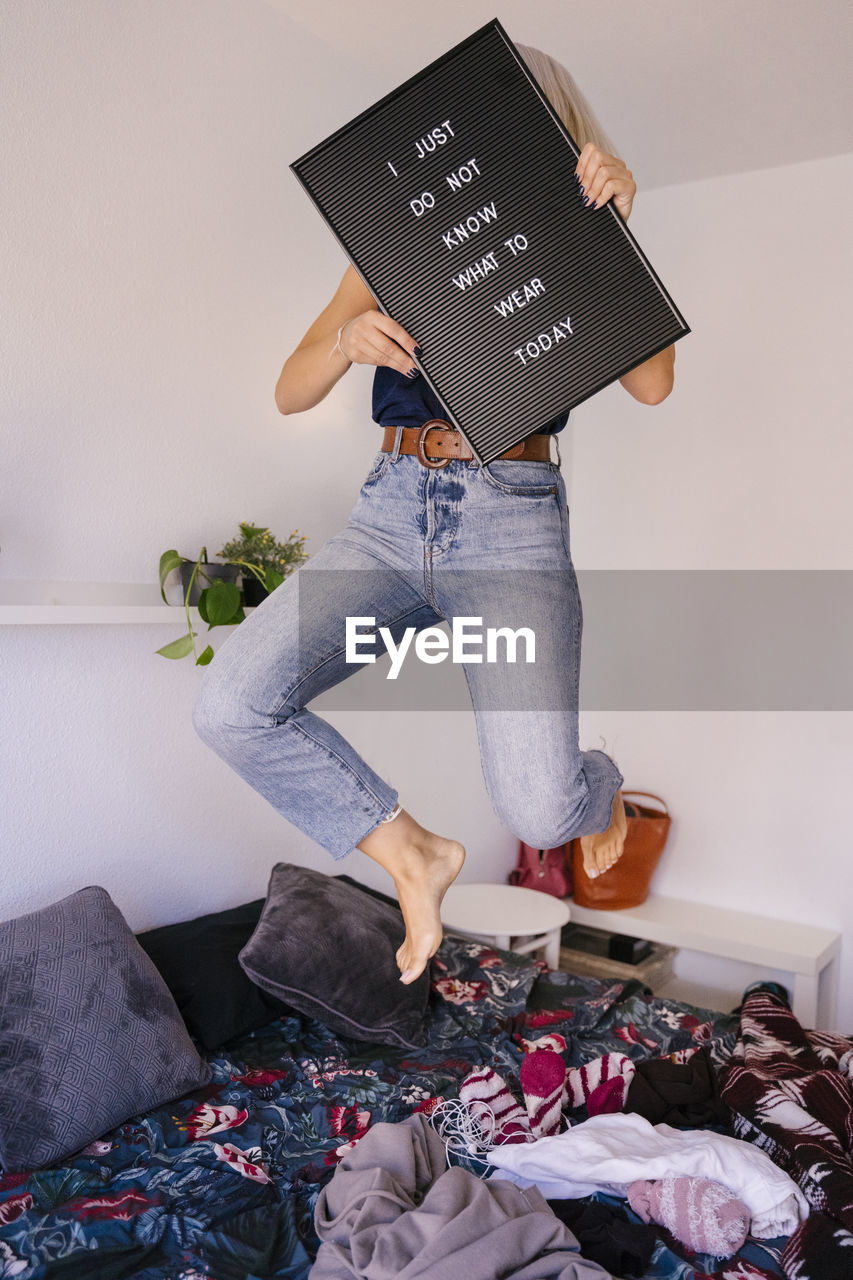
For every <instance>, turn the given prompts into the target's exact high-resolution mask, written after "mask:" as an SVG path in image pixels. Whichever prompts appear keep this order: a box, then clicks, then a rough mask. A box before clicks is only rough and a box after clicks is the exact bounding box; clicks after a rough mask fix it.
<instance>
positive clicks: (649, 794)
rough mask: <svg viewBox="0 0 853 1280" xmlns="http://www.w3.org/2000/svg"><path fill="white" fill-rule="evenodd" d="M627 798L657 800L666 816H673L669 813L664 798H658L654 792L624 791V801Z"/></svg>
mask: <svg viewBox="0 0 853 1280" xmlns="http://www.w3.org/2000/svg"><path fill="white" fill-rule="evenodd" d="M625 796H647V797H648V798H649V800H657V802H658V804H662V805H663V811H664V814H665V815H666V816H667V817H670V816H671V815H670V812H669V808H668V806H667V803H666V801H665V800H664V798H663V796H656V795H655V793H654V792H653V791H623V792H622V798H623V799H624V798H625Z"/></svg>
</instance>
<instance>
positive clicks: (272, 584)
mask: <svg viewBox="0 0 853 1280" xmlns="http://www.w3.org/2000/svg"><path fill="white" fill-rule="evenodd" d="M283 582H284V574H283V573H279V571H278V569H267V572H266V578H265V580H264V586H265V587H266V589H267V591H275V589H276V587H280V586H281V584H282V583H283Z"/></svg>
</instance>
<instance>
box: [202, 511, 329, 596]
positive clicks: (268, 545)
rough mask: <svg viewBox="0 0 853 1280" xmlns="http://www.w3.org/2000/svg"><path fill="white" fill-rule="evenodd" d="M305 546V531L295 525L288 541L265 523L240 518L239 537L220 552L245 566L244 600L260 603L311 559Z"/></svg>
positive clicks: (230, 561)
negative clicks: (295, 527)
mask: <svg viewBox="0 0 853 1280" xmlns="http://www.w3.org/2000/svg"><path fill="white" fill-rule="evenodd" d="M304 547H305V535H304V534H302V535H300V534H299V533H298V532H297V530H296V529H294V530H293V532H292V533H291V534H290V536H289V537H288V539H287V541H286V542H277V541H276V540H275V538H274V537H273V536H272V534H271V533H270V531H269V529H267V528H265V527H264V526H262V525H256V524H248V523H246V522H243V521H241V523H240V537H239V538H232V539H231V541H230V542H226V543H225V546H224V547H223V548H222V550H221V551H220V552H219V553H218V554H219V555H220V556H221V557H222V559H223V560H225V561H226V562H227V563H228V564H232V565H238V566H239V567H240V568H241V569H242V570H243V576H242V584H243V603H244V604H245V605H250V606H251V605H257V604H260V603H261V601H262V600H264V599H265V598H266V597H267V596H268V595H269V593H270V592H271V591H275V589H276V587H278V586H280V585H281V583H282V582H284V580H285V578H286V577H287V575H288V574H289V573H290V572H291V571H292V570H293V569H295V568H296V567H297V565H300V564H302V562H303V561H304V560H307V559H308V556H307V555H306V553H305V550H304ZM246 570H248V573H247V572H246Z"/></svg>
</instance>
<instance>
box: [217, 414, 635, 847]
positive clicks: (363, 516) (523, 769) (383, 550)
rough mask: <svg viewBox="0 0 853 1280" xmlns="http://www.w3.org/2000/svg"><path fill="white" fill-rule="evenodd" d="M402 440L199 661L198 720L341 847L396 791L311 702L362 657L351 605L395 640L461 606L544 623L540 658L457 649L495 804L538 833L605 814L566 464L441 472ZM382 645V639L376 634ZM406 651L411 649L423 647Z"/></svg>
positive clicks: (291, 817)
mask: <svg viewBox="0 0 853 1280" xmlns="http://www.w3.org/2000/svg"><path fill="white" fill-rule="evenodd" d="M399 439H400V432H399V430H398V433H397V445H396V447H395V449H394V450H393V451H389V452H382V451H380V452H379V453H377V455H376V457H375V458H374V460H373V463H372V465H371V467H370V470H369V472H368V474H367V477H366V478H365V480H364V483H363V484H362V486H361V489H360V491H359V494H358V497H357V499H356V501H355V505H354V507H353V509H352V512H351V513H350V516H349V519H348V521H347V524H346V526H345V527H344V528H343V529H342V530H341V531H340V533H337V534H335V535H334V536H333V537H332V538H330V539H329V540H328V541H327V542H326V543H324V545H323V546H322V547H320V549H319V550H318V551H317V552H315V553H314V554H313V555H312V556H311V557H310V559H309V560H307V561H306V562H305V563H304V564H303V565H302V566H301V567H300V568H299V569H297V570H295V571H294V572H293V573H291V574H290V576H289V577H287V578H286V579H285V581H284V582H283V583H282V584H281V586H280V587H278V588H277V590H275V591H273V592H272V593H271V595H269V596H268V597H267V598H266V599H265V600H264V601H263V603H262V604H260V605H259V606H258V607H257V608H256V609H254V611H252V612H250V613H249V614H248V616H247V617H246V620H245V621H244V622H242V623H241V624H240V625H239V626H238V627H235V628H234V630H233V631H232V632H231V634H230V635H228V636H227V638H226V640H225V642H224V643H222V644H220V646H219V648H218V650H217V652H216V654H215V656H214V658H213V660H212V662H211V663H210V665H209V666H207V667H205V668H203V675H202V681H201V687H200V689H199V693H198V696H197V698H196V701H195V705H194V707H193V724H194V726H195V728H196V730H197V732H198V733H199V735H200V736H201V738H202V739H203V740H204V741H205V742H206V743H207V744H208V745H209V746H210V747H211V748H212V749H213V750H214V751H215V752H216V753H217V755H219V756H220V757H221V758H222V759H223V760H225V761H226V762H227V763H228V764H229V765H230V766H231V767H232V768H233V769H235V770H236V771H237V773H238V774H240V776H241V777H242V778H244V779H245V780H246V782H248V783H249V784H250V785H251V786H252V787H254V789H255V790H256V791H259V792H260V793H261V795H263V796H264V797H265V798H266V799H267V800H268V801H269V802H270V804H272V805H273V806H274V807H275V808H276V809H277V810H278V812H279V813H280V814H282V816H283V817H285V818H287V820H288V821H289V822H291V823H293V825H294V826H296V827H298V828H299V829H300V830H301V831H304V832H305V833H306V834H307V835H309V836H311V838H312V839H314V840H316V841H317V843H318V844H320V845H322V846H323V848H324V849H327V850H328V852H329V853H330V854H331V855H332V857H333V858H335V859H341V858H344V857H346V856H347V854H349V853H351V852H353V850H354V849H356V848H357V846H358V844H359V842H360V841H362V840H363V839H364V838H365V836H367V835H368V834H369V833H370V832H371V831H372V830H373V829H374V827H376V826H377V825H378V824H379V823H380V822H382V821H385V820H387V819H388V818H389V817H390V815H391V814H393V813H394V812H395V808H396V806H397V804H398V802H401V798H400V796H399V792H398V791H397V790H396V789H395V787H394V786H393V785H392V784H391V783H390V782H388V781H386V780H385V779H384V778H381V777H379V775H378V774H377V773H375V772H374V770H373V769H371V767H370V765H368V764H367V763H366V762H365V761H364V760H363V759H362V757H361V756H360V755H359V754H358V752H356V751H355V750H354V749H353V748H352V747H351V746H350V744H349V743H348V742H347V741H346V739H345V738H344V737H343V736H342V735H341V734H340V733H339V732H338V731H337V730H336V729H335V728H333V727H332V726H331V725H330V724H329V723H328V722H327V721H326V720H324V719H322V718H321V717H320V716H318V715H316V714H315V713H313V712H312V711H309V710H308V707H307V704H308V703H310V702H311V700H312V699H313V698H315V697H317V696H318V695H319V694H320V693H322V692H323V691H324V690H326V689H329V688H331V687H332V686H333V685H336V684H338V683H340V681H342V680H344V679H346V677H347V676H349V675H352V674H353V673H354V672H355V671H359V670H361V668H362V664H360V663H359V664H355V663H353V662H348V661H347V660H346V645H345V619H346V618H347V617H348V616H350V617H372V618H375V629H376V631H377V632H378V629H379V628H380V627H387V629H388V632H389V633H390V634H391V635H392V636H393V637H394V641H395V643H399V640H400V637H401V635H402V633H403V632H404V631H405V630H406V629H407V628H414V629H415V633H418V632H420V631H422V630H423V629H424V628H425V627H434V626H436V625H437V624H439V623H440V622H442V621H443V620H447V621H448V622H450V623H451V624H452V620H453V619H454V618H457V617H462V616H465V617H469V618H471V617H475V618H482V624H483V632H484V633H485V629H486V628H487V627H491V626H494V627H502V626H503V627H507V626H511V627H512V628H518V627H521V626H525V627H528V628H530V629H531V630H532V631H533V632H534V634H535V640H536V648H535V662H534V663H533V664H530V663H529V662H527V663H524V662H522V661H521V660H520V658H519V659H518V660H517V661H516V662H515V663H511V662H508V661H492V662H488V661H486V660H485V656H484V660H483V661H481V662H479V663H469V662H466V663H464V665H463V670H464V672H465V677H466V680H467V683H468V690H469V693H470V697H471V702H472V705H473V708H474V714H475V718H476V726H477V736H478V742H479V748H480V761H481V766H482V771H483V777H484V779H485V783H486V787H487V789H488V793H489V796H490V799H491V802H492V807H493V808H494V811H495V813H496V814H497V816H498V818H499V819H500V820H501V822H502V823H503V824H504V826H506V827H507V828H508V829H509V830H510V831H511V832H512V833H513V834H514V835H515V836H517V837H518V838H519V839H521V840H524V841H525V842H526V843H527V844H530V845H533V846H535V847H536V848H540V849H543V848H554V847H556V846H558V845H561V844H563V843H564V842H566V841H568V840H570V839H571V838H572V837H574V836H578V835H585V834H589V833H591V832H596V831H604V830H606V828H607V827H608V825H609V823H610V816H611V809H612V805H613V798H614V795H615V793H616V791H617V789H618V788H619V787H621V786H622V784H623V782H624V779H623V777H622V774H621V773H620V772H619V770H618V768H617V767H616V765H615V764H614V763H613V761H612V760H611V758H610V757H609V756H608V755H606V754H605V753H604V752H603V751H597V750H593V751H584V752H581V751H580V749H579V747H578V688H579V675H580V648H581V631H582V610H581V601H580V595H579V593H578V585H577V577H576V575H575V571H574V567H573V565H572V561H571V554H570V546H569V512H568V507H567V503H566V490H565V482H564V480H563V476H562V473H561V471H560V469H559V467H558V466H557V465H556V463H553V462H530V461H523V462H516V461H510V460H506V459H497V460H495V461H493V462H491V463H489V464H488V465H486V466H481V465H480V464H479V463H478V462H477V461H476V460H473V459H472V460H470V461H468V460H462V459H458V458H454V459H451V461H450V462H449V463H448V464H447V466H445V467H441V468H440V469H436V470H431V469H429V468H427V467H424V466H423V465H422V464H421V463H420V462H419V461H418V459H417V457H416V456H415V455H413V454H404V453H399V452H398V448H399ZM329 571H333V572H329ZM341 571H344V572H341ZM312 574H316V575H319V576H318V577H314V578H311V577H310V575H312ZM362 634H366V632H365V630H364V628H362ZM365 651H369V650H364V649H362V652H365ZM473 651H474V650H472V649H471V648H470V647H469V649H468V652H469V653H471V652H473ZM374 652H375V653H376V654H377V656H378V657H381V656H382V655H383V652H384V649H383V646H381V644H380V643H379V640H378V637H377V645H376V648H375V649H374ZM485 652H486V650H485V647H483V648H482V649H481V653H482V654H483V655H485ZM501 652H503V651H501ZM523 653H524V647H523V646H520V647H519V650H518V654H519V655H523ZM448 658H449V655H448ZM407 661H411V662H417V661H418V658H417V656H416V655H415V653H414V645H412V648H411V649H410V650H409V652H408V654H407ZM413 714H416V713H413ZM402 803H404V804H405V800H404V799H403V800H402ZM406 807H409V806H408V805H407V806H406ZM416 808H417V806H416V804H412V805H411V810H416ZM411 810H410V811H411ZM413 816H414V817H417V813H416V812H413ZM442 834H452V833H442Z"/></svg>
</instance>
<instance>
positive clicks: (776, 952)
mask: <svg viewBox="0 0 853 1280" xmlns="http://www.w3.org/2000/svg"><path fill="white" fill-rule="evenodd" d="M566 902H567V903H568V904H569V906H570V907H571V912H572V920H573V922H574V923H575V924H586V925H591V926H592V927H593V928H596V929H607V930H609V931H610V932H612V933H625V934H628V935H629V936H632V937H636V938H647V939H648V940H649V942H660V943H663V944H664V945H666V946H673V947H683V948H684V949H685V950H688V951H700V952H704V953H706V954H708V955H714V956H721V957H723V958H725V959H727V960H740V961H743V962H745V963H747V964H754V965H759V966H765V967H767V968H771V969H782V970H784V971H785V972H787V973H792V974H793V975H794V993H793V1007H794V1014H795V1015H796V1017H797V1018H799V1020H800V1022H801V1023H802V1025H803V1026H805V1027H818V1028H821V1029H828V1030H835V1026H834V1023H835V1009H836V999H837V981H838V963H839V962H838V957H839V953H840V951H841V934H840V933H838V932H837V930H835V929H824V928H821V927H819V926H818V925H810V924H801V923H800V922H799V921H795V920H793V921H792V920H776V919H775V918H771V917H769V916H759V915H753V914H752V913H751V912H747V911H734V910H729V909H728V908H724V907H712V906H706V905H705V904H704V903H698V902H685V901H682V900H681V899H680V898H666V897H663V896H662V895H660V894H654V893H653V894H650V895H649V896H648V898H647V899H646V901H645V902H644V903H643V904H642V905H641V906H639V907H626V908H625V909H624V910H621V911H607V910H604V911H601V910H593V909H591V908H589V907H579V906H578V905H577V903H575V902H573V901H572V899H571V898H567V899H566Z"/></svg>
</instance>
